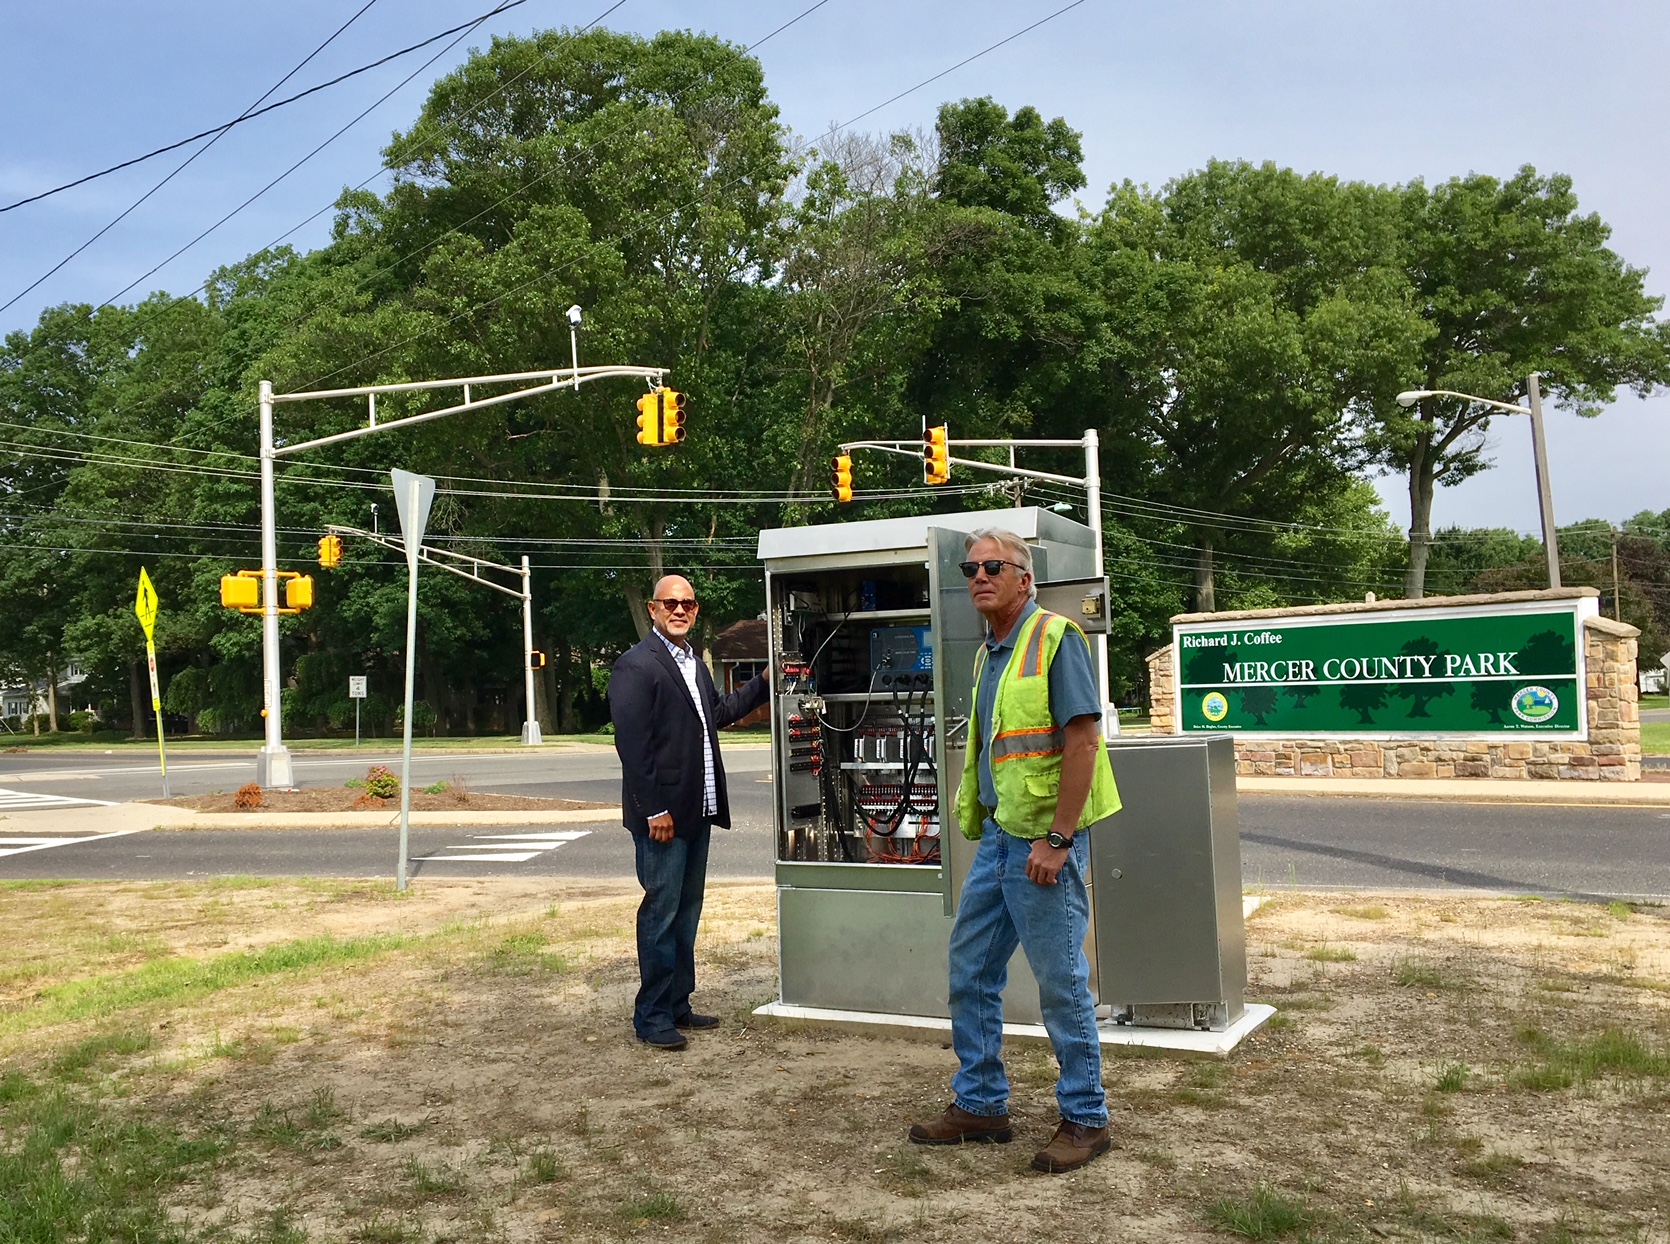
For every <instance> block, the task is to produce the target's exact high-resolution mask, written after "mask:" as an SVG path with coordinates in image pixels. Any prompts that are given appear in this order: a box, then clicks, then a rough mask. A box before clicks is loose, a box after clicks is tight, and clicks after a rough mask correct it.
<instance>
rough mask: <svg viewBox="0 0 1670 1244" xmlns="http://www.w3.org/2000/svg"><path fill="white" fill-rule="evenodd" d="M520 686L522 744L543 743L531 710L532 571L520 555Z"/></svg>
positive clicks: (537, 720)
mask: <svg viewBox="0 0 1670 1244" xmlns="http://www.w3.org/2000/svg"><path fill="white" fill-rule="evenodd" d="M522 686H523V692H524V694H525V695H526V697H527V700H526V702H527V706H528V713H527V720H526V721H524V722H523V723H522V745H523V746H524V747H533V746H534V745H535V744H538V743H543V742H544V741H545V740H544V739H543V738H541V737H540V733H539V717H538V715H537V714H536V713H535V712H534V711H533V572H532V571H530V570H529V569H528V558H527V555H526V554H523V556H522Z"/></svg>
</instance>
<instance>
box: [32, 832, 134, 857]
mask: <svg viewBox="0 0 1670 1244" xmlns="http://www.w3.org/2000/svg"><path fill="white" fill-rule="evenodd" d="M145 832H146V831H145V830H143V829H113V830H110V831H109V832H107V833H102V834H31V835H22V834H20V835H15V836H0V857H4V856H8V855H23V854H24V853H25V852H29V851H48V850H51V849H52V848H53V847H68V846H73V845H74V844H75V843H78V842H103V841H104V840H105V839H106V838H126V837H127V836H128V835H129V834H143V833H145Z"/></svg>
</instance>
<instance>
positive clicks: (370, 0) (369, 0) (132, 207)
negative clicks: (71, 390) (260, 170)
mask: <svg viewBox="0 0 1670 1244" xmlns="http://www.w3.org/2000/svg"><path fill="white" fill-rule="evenodd" d="M376 3H377V0H365V4H364V6H363V7H361V8H360V10H359V11H358V12H356V13H355V14H354V15H353V16H352V17H350V18H349V19H348V20H347V21H345V22H343V23H342V25H340V26H338V27H337V28H336V30H335V31H333V32H332V33H331V36H330V38H328V39H326V40H325V41H324V42H323V43H321V44H320V45H319V46H318V47H316V48H314V49H313V50H312V51H311V52H309V53H308V54H307V55H306V56H305V57H303V58H302V60H301V62H300V63H299V64H297V65H296V67H295V68H294V69H292V70H290V72H289V73H287V74H285V75H284V76H283V77H282V78H280V79H279V80H278V81H277V82H275V83H273V84H272V86H270V87H268V88H267V90H266V93H265V94H263V95H262V96H261V99H258V100H256V101H255V103H253V104H251V105H250V106H249V107H248V108H245V109H244V110H243V113H242V114H240V115H239V117H238V118H237V119H236V120H234V121H231V122H229V123H228V124H227V125H225V126H223V127H221V129H220V131H219V133H215V132H214V131H212V130H211V131H206V133H205V134H199V135H197V136H196V138H192V139H187V140H186V141H187V142H195V141H197V138H203V137H205V136H206V134H207V133H214V137H213V138H210V139H209V141H208V142H206V143H204V144H203V145H202V146H201V147H199V148H198V149H197V150H196V151H194V152H192V153H191V155H189V156H187V157H186V158H185V159H184V160H182V161H181V162H180V163H179V164H178V165H176V166H175V167H174V171H173V172H171V173H169V174H168V176H166V177H164V178H163V179H162V180H161V181H159V182H157V184H156V185H154V186H152V187H151V188H150V189H149V190H147V191H146V192H145V193H144V194H142V195H140V196H139V197H138V198H137V199H135V200H134V201H133V202H132V203H130V204H129V205H128V206H127V207H126V208H124V209H123V210H122V212H121V214H120V215H118V216H117V217H116V219H115V220H112V221H111V222H110V223H109V224H107V225H106V226H105V227H104V228H102V229H100V230H99V231H98V232H97V233H95V234H94V235H93V236H92V237H90V238H88V239H87V240H86V241H85V242H83V243H82V244H81V245H80V246H78V247H76V248H75V249H74V250H73V251H71V252H70V253H69V254H68V255H65V256H64V257H63V258H62V259H60V260H59V261H58V262H57V263H55V264H53V265H52V267H51V268H49V269H48V270H47V271H46V272H44V273H43V274H42V275H41V276H39V277H38V278H36V280H35V282H34V284H32V285H30V286H29V288H28V289H25V290H22V291H20V292H19V293H18V294H16V295H15V296H14V297H13V298H12V300H11V301H10V302H8V303H7V304H6V305H5V306H3V307H0V312H4V311H8V310H10V309H11V308H12V307H13V306H14V305H16V304H17V302H18V301H19V300H20V299H22V298H23V297H24V296H25V295H27V294H29V293H31V292H32V291H34V290H36V289H38V288H39V287H40V286H41V285H42V283H44V282H45V281H46V280H47V279H48V278H49V277H51V276H52V274H53V273H55V272H57V271H58V270H59V269H60V268H62V267H63V266H64V265H65V264H67V263H69V262H70V260H72V259H74V258H75V257H76V256H77V255H79V254H81V252H82V251H84V250H86V249H87V248H88V247H89V246H91V245H92V244H93V243H94V242H97V241H98V240H99V239H100V238H102V237H103V236H104V235H105V234H107V233H109V232H110V231H111V230H112V229H114V228H115V227H116V226H117V225H119V224H121V223H122V221H124V220H126V219H127V218H128V216H129V215H131V214H132V213H133V212H134V211H136V210H137V209H138V208H139V207H140V205H141V204H143V203H144V202H145V201H146V200H147V199H149V198H150V197H151V196H152V195H153V194H155V193H156V192H157V191H158V190H161V189H162V188H163V187H164V186H166V185H167V184H168V183H169V182H171V181H173V180H174V179H175V178H176V177H178V176H179V175H180V174H181V173H182V172H184V171H185V169H186V167H187V166H188V165H190V164H191V163H192V162H193V161H194V160H196V159H197V157H198V156H200V155H202V154H203V153H204V152H206V151H208V150H209V148H210V147H213V146H214V145H215V144H216V143H218V142H219V141H220V140H221V138H222V137H223V136H224V135H225V133H226V131H227V130H229V129H230V128H231V127H232V126H233V125H236V124H238V122H239V121H244V120H247V119H248V118H249V117H251V116H254V115H256V112H255V109H256V108H257V107H258V106H259V105H260V103H261V100H264V99H266V98H268V96H270V95H271V94H272V93H273V92H274V91H276V90H278V88H279V87H281V86H283V85H284V84H285V83H286V82H288V81H289V80H290V79H291V78H293V77H295V76H296V75H297V74H298V73H300V72H301V70H302V68H303V67H304V66H305V65H306V64H307V63H308V62H309V61H311V60H312V59H313V58H314V57H315V56H317V55H319V53H320V52H323V51H324V50H325V49H326V48H328V47H329V46H330V45H331V44H332V43H334V42H335V41H336V38H337V36H338V35H340V34H341V33H342V32H343V31H345V30H347V29H348V27H350V26H352V25H353V24H354V23H355V22H357V21H358V20H359V19H360V18H361V17H362V16H363V15H364V14H365V12H366V10H367V9H369V8H370V7H371V6H372V5H374V4H376ZM305 93H306V92H304V94H305ZM296 98H300V96H297V97H296ZM274 107H277V105H274ZM261 111H263V112H265V111H268V109H261ZM184 145H185V143H176V144H175V146H176V147H179V146H184ZM166 150H169V151H172V150H174V147H169V148H166ZM153 154H157V155H160V154H161V152H154V153H153ZM147 158H148V157H147ZM130 163H133V161H130ZM121 167H126V165H123V166H121ZM107 171H113V170H107ZM94 176H102V174H95V175H94ZM91 180H92V178H91V177H84V178H82V181H91ZM72 184H75V185H79V184H81V183H80V182H76V183H72ZM59 189H61V190H62V189H68V187H67V186H61V187H59ZM56 193H57V191H55V190H49V191H47V192H46V194H41V195H36V196H35V197H34V198H33V199H22V200H19V201H18V202H16V203H13V204H11V205H10V206H8V207H3V208H0V211H8V212H9V211H11V210H12V208H14V207H21V206H23V204H24V203H32V202H36V201H38V200H39V199H44V198H46V197H47V195H49V194H56Z"/></svg>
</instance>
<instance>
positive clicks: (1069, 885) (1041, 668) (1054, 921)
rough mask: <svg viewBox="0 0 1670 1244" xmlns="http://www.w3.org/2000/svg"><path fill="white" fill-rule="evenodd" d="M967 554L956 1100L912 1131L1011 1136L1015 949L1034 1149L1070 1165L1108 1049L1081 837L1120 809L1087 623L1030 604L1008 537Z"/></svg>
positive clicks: (1097, 1134)
mask: <svg viewBox="0 0 1670 1244" xmlns="http://www.w3.org/2000/svg"><path fill="white" fill-rule="evenodd" d="M966 547H967V550H968V557H969V559H970V560H968V561H965V562H963V563H962V572H963V575H964V577H965V578H967V579H968V593H969V596H970V597H971V598H972V599H973V601H974V607H975V608H976V609H978V610H979V611H980V613H981V614H982V615H984V617H985V619H986V624H987V626H988V628H989V632H988V634H987V637H986V642H985V644H984V645H983V647H982V648H981V650H980V651H979V653H978V654H977V655H976V658H975V662H974V719H973V720H972V721H971V722H970V723H969V732H968V734H969V746H968V755H967V760H966V762H965V764H964V767H963V776H962V786H961V788H960V789H959V790H958V793H957V821H958V824H959V828H961V830H962V832H963V836H964V837H967V838H973V839H978V840H979V842H980V846H979V848H978V850H977V851H976V852H975V857H974V864H973V866H972V867H971V868H970V870H969V874H968V879H967V880H966V881H965V882H964V883H963V891H962V898H961V900H960V902H959V904H958V907H957V919H956V923H955V924H954V925H953V926H952V929H951V1040H952V1044H953V1046H954V1048H955V1049H956V1051H957V1061H958V1063H959V1064H960V1066H959V1068H958V1070H957V1074H956V1075H955V1076H953V1077H952V1080H951V1090H952V1092H953V1093H954V1094H955V1101H954V1102H953V1103H952V1105H951V1106H950V1107H949V1108H948V1109H947V1110H946V1111H945V1113H944V1114H943V1115H942V1116H941V1117H939V1118H938V1119H935V1120H933V1121H932V1122H929V1123H918V1124H915V1125H914V1126H912V1127H911V1129H910V1138H911V1140H912V1141H914V1142H915V1143H917V1144H920V1145H960V1144H966V1143H975V1142H985V1143H996V1144H1007V1143H1008V1142H1009V1141H1010V1140H1011V1139H1013V1137H1014V1132H1013V1130H1012V1129H1011V1128H1010V1126H1009V1080H1008V1077H1007V1076H1006V1075H1005V1074H1004V1070H1003V1057H1002V1043H1003V999H1002V993H1003V986H1004V983H1005V981H1006V980H1007V978H1008V970H1009V960H1010V957H1011V956H1013V954H1014V953H1015V947H1016V945H1017V944H1018V945H1019V946H1020V947H1021V948H1022V949H1024V950H1025V951H1026V958H1027V962H1028V963H1029V964H1031V965H1032V974H1033V975H1034V976H1035V977H1037V978H1038V998H1039V1002H1040V1003H1041V1004H1042V1007H1043V1013H1044V1027H1045V1028H1046V1029H1047V1030H1048V1032H1049V1035H1050V1043H1051V1044H1052V1045H1053V1046H1054V1047H1055V1057H1056V1061H1057V1062H1058V1063H1060V1065H1061V1078H1060V1080H1059V1081H1058V1082H1057V1084H1056V1088H1055V1096H1056V1102H1057V1104H1058V1105H1059V1106H1060V1109H1061V1125H1060V1126H1059V1127H1058V1128H1057V1129H1056V1133H1055V1137H1054V1139H1052V1140H1051V1141H1050V1143H1049V1145H1048V1146H1047V1147H1046V1148H1044V1149H1042V1150H1041V1151H1039V1153H1038V1154H1037V1155H1036V1156H1035V1157H1034V1158H1033V1159H1032V1166H1033V1169H1035V1170H1040V1171H1046V1172H1050V1173H1055V1172H1059V1171H1070V1170H1074V1169H1076V1168H1078V1167H1080V1166H1083V1165H1084V1164H1085V1163H1086V1162H1089V1161H1090V1160H1091V1159H1092V1158H1095V1157H1097V1156H1099V1155H1101V1154H1103V1153H1106V1152H1107V1151H1108V1149H1109V1148H1110V1147H1111V1145H1112V1141H1111V1140H1110V1139H1109V1137H1108V1110H1107V1101H1106V1099H1105V1098H1104V1096H1103V1094H1102V1047H1101V1042H1100V1040H1099V1039H1098V1037H1097V1033H1096V1011H1095V1004H1094V1003H1093V1002H1092V1000H1091V996H1090V963H1089V961H1088V960H1087V959H1086V957H1085V953H1084V939H1085V935H1086V933H1087V932H1088V930H1089V925H1090V900H1089V895H1088V893H1087V891H1086V889H1085V877H1086V874H1087V873H1088V872H1089V868H1090V844H1089V841H1088V838H1087V836H1086V835H1085V834H1084V833H1082V832H1080V831H1082V830H1084V829H1086V828H1087V827H1089V826H1090V825H1092V824H1094V823H1095V822H1097V821H1100V820H1102V819H1104V818H1105V817H1109V816H1112V815H1113V814H1114V813H1115V812H1117V811H1118V810H1119V792H1118V790H1117V789H1116V788H1115V786H1114V782H1113V769H1112V768H1111V766H1110V765H1109V764H1108V757H1107V750H1106V749H1105V748H1104V747H1103V746H1102V739H1101V721H1102V705H1101V697H1100V696H1099V694H1098V692H1097V686H1096V679H1095V676H1094V674H1093V673H1092V671H1091V665H1090V647H1089V645H1088V644H1087V643H1086V642H1085V638H1084V632H1083V631H1081V630H1080V629H1079V628H1078V627H1077V626H1076V625H1075V624H1074V623H1072V622H1071V621H1069V620H1068V619H1067V618H1064V617H1061V616H1060V615H1059V614H1052V613H1047V612H1045V611H1044V610H1042V609H1040V608H1039V607H1038V604H1037V602H1036V601H1035V600H1034V599H1033V597H1034V596H1035V595H1036V589H1035V588H1034V587H1033V583H1032V551H1031V549H1030V548H1028V546H1027V545H1026V543H1025V542H1024V541H1023V540H1022V539H1021V538H1020V537H1019V536H1016V535H1014V534H1013V533H1012V532H1007V531H1001V530H996V529H990V528H988V529H986V530H983V531H976V532H974V533H973V534H971V535H970V536H969V537H968V540H967V543H966Z"/></svg>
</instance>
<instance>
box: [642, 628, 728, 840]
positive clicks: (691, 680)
mask: <svg viewBox="0 0 1670 1244" xmlns="http://www.w3.org/2000/svg"><path fill="white" fill-rule="evenodd" d="M655 633H656V635H657V636H659V637H660V640H661V642H662V643H664V644H666V645H667V651H668V652H670V653H672V654H673V663H674V664H675V665H677V666H678V672H679V673H680V674H682V675H684V685H685V686H686V687H688V688H689V689H690V698H691V700H693V701H694V702H695V705H696V715H697V716H698V717H700V718H701V719H702V815H703V816H717V815H718V813H719V785H718V783H717V782H716V781H715V779H714V776H713V739H712V736H711V735H709V733H708V729H707V706H706V705H704V704H703V703H702V692H701V684H700V683H698V682H697V681H696V654H695V653H694V652H693V651H691V648H690V645H689V644H688V643H683V644H678V643H674V642H673V641H672V640H670V639H668V638H667V637H666V636H665V635H662V634H661V632H660V631H659V630H657V631H656V632H655Z"/></svg>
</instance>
